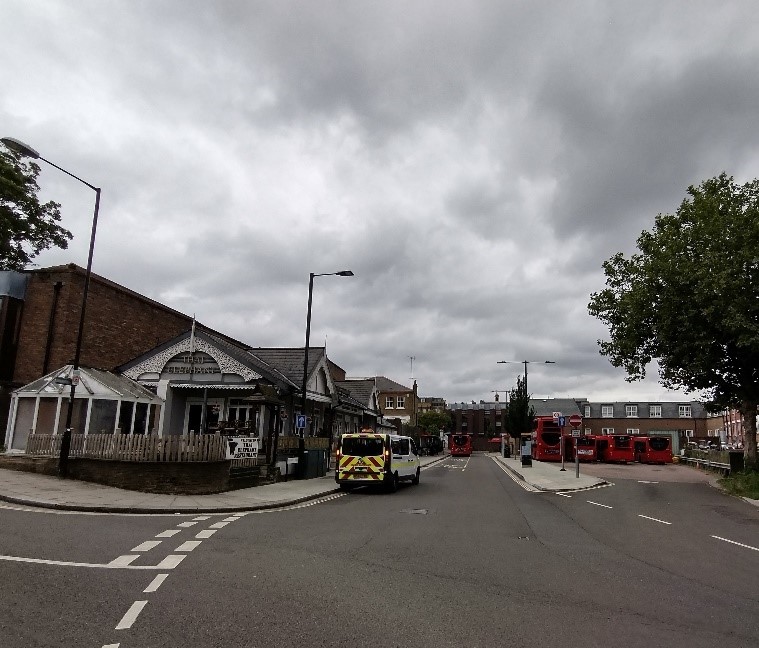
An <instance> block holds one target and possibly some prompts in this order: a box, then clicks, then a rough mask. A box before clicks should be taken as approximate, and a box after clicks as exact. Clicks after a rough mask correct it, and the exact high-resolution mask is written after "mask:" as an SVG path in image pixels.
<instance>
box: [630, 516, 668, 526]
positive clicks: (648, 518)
mask: <svg viewBox="0 0 759 648" xmlns="http://www.w3.org/2000/svg"><path fill="white" fill-rule="evenodd" d="M638 517H642V518H645V519H646V520H653V521H654V522H658V523H659V524H672V522H666V521H664V520H657V519H656V518H653V517H648V516H647V515H638Z"/></svg>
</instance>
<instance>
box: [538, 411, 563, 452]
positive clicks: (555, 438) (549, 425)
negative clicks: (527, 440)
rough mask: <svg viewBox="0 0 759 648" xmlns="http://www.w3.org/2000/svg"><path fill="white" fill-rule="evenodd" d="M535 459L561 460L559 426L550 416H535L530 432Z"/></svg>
mask: <svg viewBox="0 0 759 648" xmlns="http://www.w3.org/2000/svg"><path fill="white" fill-rule="evenodd" d="M532 458H533V459H534V460H535V461H561V428H560V427H559V424H558V423H557V422H556V421H555V420H554V419H553V417H552V416H536V417H535V429H534V430H533V432H532Z"/></svg>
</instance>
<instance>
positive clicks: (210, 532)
mask: <svg viewBox="0 0 759 648" xmlns="http://www.w3.org/2000/svg"><path fill="white" fill-rule="evenodd" d="M216 531H217V529H206V530H205V531H199V532H198V533H197V534H196V535H195V537H196V538H198V539H199V540H206V539H207V538H210V537H211V536H212V535H213V534H214V533H216Z"/></svg>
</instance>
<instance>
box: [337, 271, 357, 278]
mask: <svg viewBox="0 0 759 648" xmlns="http://www.w3.org/2000/svg"><path fill="white" fill-rule="evenodd" d="M335 274H336V275H337V276H338V277H352V276H353V271H352V270H340V272H336V273H335Z"/></svg>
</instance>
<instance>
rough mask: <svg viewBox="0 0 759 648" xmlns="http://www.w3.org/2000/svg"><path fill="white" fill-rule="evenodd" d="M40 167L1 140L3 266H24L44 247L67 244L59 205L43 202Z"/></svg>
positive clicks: (0, 256)
mask: <svg viewBox="0 0 759 648" xmlns="http://www.w3.org/2000/svg"><path fill="white" fill-rule="evenodd" d="M39 172H40V167H39V166H38V165H37V164H36V163H34V162H32V161H26V160H25V159H23V158H22V157H21V156H20V155H19V154H17V153H15V152H13V151H10V150H9V149H7V148H6V147H5V146H4V145H2V144H0V270H23V269H24V268H26V267H27V266H28V265H29V263H30V262H31V260H32V259H33V258H34V257H35V256H37V255H38V254H39V253H40V252H42V251H43V250H47V249H48V248H50V247H52V246H55V247H59V248H62V249H64V250H65V249H66V248H67V247H68V242H69V240H70V239H71V232H69V231H68V230H66V229H64V228H63V227H61V226H60V225H59V221H60V220H61V213H60V207H61V206H60V205H59V204H58V203H55V202H53V201H50V202H46V203H44V204H42V203H40V201H39V199H38V198H37V193H38V192H39V185H38V184H37V176H38V175H39Z"/></svg>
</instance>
